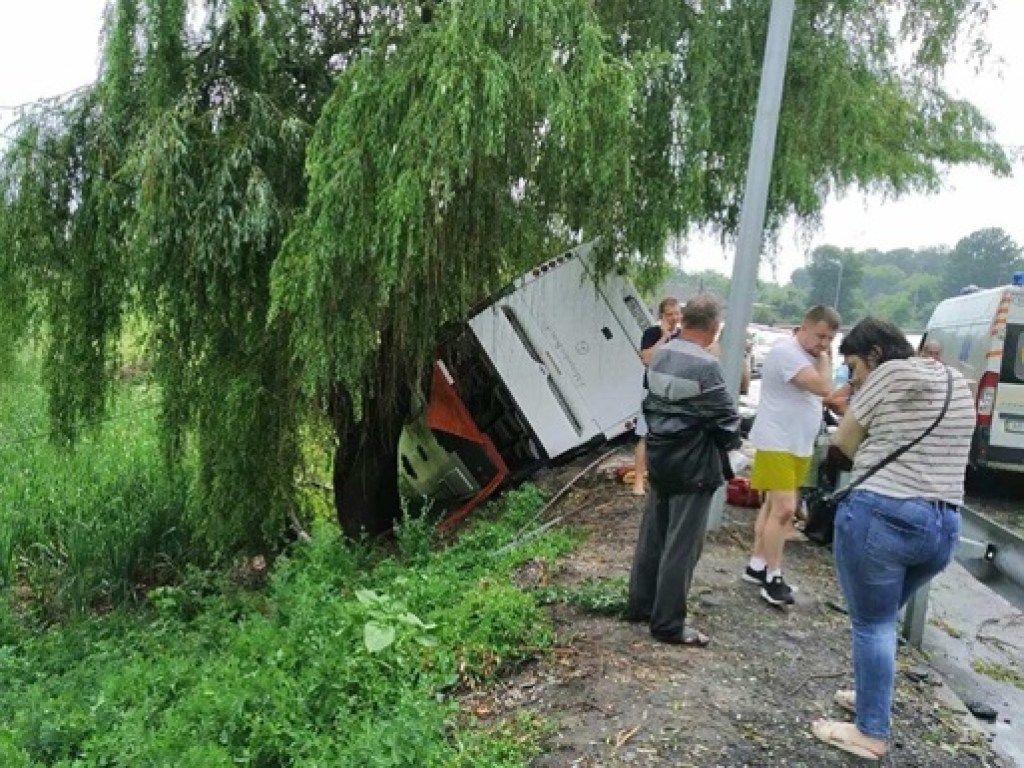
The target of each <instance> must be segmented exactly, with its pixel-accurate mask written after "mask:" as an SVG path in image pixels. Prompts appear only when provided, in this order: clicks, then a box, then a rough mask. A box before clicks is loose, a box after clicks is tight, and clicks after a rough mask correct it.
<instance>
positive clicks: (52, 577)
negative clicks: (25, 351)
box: [0, 361, 205, 621]
mask: <svg viewBox="0 0 1024 768" xmlns="http://www.w3.org/2000/svg"><path fill="white" fill-rule="evenodd" d="M22 365H23V366H24V371H25V376H24V378H17V379H16V380H14V381H10V380H8V381H0V414H3V415H2V417H0V587H7V588H9V587H11V586H13V585H15V584H18V585H19V587H20V589H21V590H22V594H23V600H24V603H25V605H24V609H25V610H27V611H30V612H31V613H32V614H33V615H34V616H35V617H36V618H37V619H39V620H41V621H49V620H52V619H55V618H61V617H64V616H66V615H68V614H69V613H73V612H78V611H82V610H84V609H87V608H90V607H97V606H100V607H105V606H107V605H109V604H110V603H112V602H113V603H120V602H124V601H131V600H134V599H135V598H136V596H137V594H138V590H139V589H140V587H141V586H143V585H152V584H154V583H162V582H166V581H168V580H173V579H175V578H176V577H177V575H178V574H179V573H180V571H181V570H182V569H183V568H184V567H185V564H186V563H187V562H189V561H195V562H203V561H204V559H205V556H204V551H203V549H202V548H201V547H199V546H197V544H196V541H195V539H196V535H195V530H196V529H195V527H194V522H193V521H194V517H190V516H189V515H188V513H187V507H186V495H187V488H186V486H185V485H183V484H182V483H181V482H177V481H176V480H175V479H174V478H173V477H171V476H169V475H168V474H167V473H166V472H165V468H164V467H163V465H162V462H161V461H160V456H159V451H158V442H159V440H158V434H157V424H156V419H155V415H156V411H157V408H158V404H159V399H158V396H157V393H156V392H155V391H154V390H153V389H152V388H151V387H149V386H145V385H142V386H122V387H119V388H118V390H117V391H116V396H115V397H113V398H112V403H111V406H110V407H109V412H108V416H107V420H106V421H104V422H102V423H97V424H93V425H91V426H89V427H88V428H87V429H84V430H83V431H82V434H81V436H80V440H79V444H78V447H77V450H74V451H70V450H68V449H66V448H64V447H62V446H54V445H52V444H50V443H48V442H47V441H46V439H45V437H46V434H47V417H46V405H45V393H44V392H43V391H42V390H41V388H40V387H39V386H38V385H36V384H34V383H33V379H34V376H32V372H34V371H35V366H33V365H32V364H31V363H27V362H24V361H22Z"/></svg>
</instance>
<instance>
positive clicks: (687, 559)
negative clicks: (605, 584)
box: [626, 484, 714, 637]
mask: <svg viewBox="0 0 1024 768" xmlns="http://www.w3.org/2000/svg"><path fill="white" fill-rule="evenodd" d="M713 495H714V491H693V492H686V493H674V494H664V493H659V492H658V489H657V488H656V487H655V486H654V485H653V484H652V485H651V487H650V490H649V491H648V492H647V499H646V503H645V504H644V516H643V520H642V521H641V523H640V536H639V538H638V540H637V543H636V552H635V553H634V554H633V569H632V571H631V572H630V574H629V602H628V603H627V605H626V614H627V616H629V617H630V618H635V619H643V618H647V617H650V625H651V633H652V634H655V635H660V636H665V637H676V636H679V635H681V634H682V632H683V627H684V626H685V624H686V596H687V594H689V592H690V583H691V582H692V581H693V570H694V568H696V567H697V561H698V560H699V559H700V554H701V551H702V550H703V548H704V529H705V528H706V527H707V523H708V512H709V511H710V509H711V497H712V496H713Z"/></svg>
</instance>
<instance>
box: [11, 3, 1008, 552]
mask: <svg viewBox="0 0 1024 768" xmlns="http://www.w3.org/2000/svg"><path fill="white" fill-rule="evenodd" d="M990 4H991V3H990V2H989V0H906V1H905V2H903V3H895V4H879V3H877V2H875V0H807V2H801V3H799V4H798V9H797V19H796V22H795V27H794V32H793V42H792V50H791V55H790V63H789V70H788V75H787V81H786V91H785V99H784V106H783V111H782V115H781V123H780V128H779V136H778V149H777V157H776V162H775V166H774V168H775V171H774V176H773V179H772V186H771V195H770V202H769V211H768V222H769V226H770V227H776V226H778V225H779V223H780V222H781V221H783V220H784V219H785V218H786V217H787V216H790V215H796V216H798V217H801V218H804V219H813V218H814V217H815V216H816V215H817V213H818V212H819V211H820V210H821V207H822V205H823V203H824V201H825V199H826V197H827V196H828V195H829V193H831V192H833V191H837V190H844V189H848V188H851V187H858V188H861V189H864V190H870V191H876V192H877V191H881V192H885V193H889V194H892V195H899V194H902V193H905V192H908V191H911V190H934V189H937V188H938V187H939V185H940V183H941V173H942V172H943V170H944V169H946V168H948V167H950V166H952V165H956V164H962V163H974V164H979V165H982V166H985V167H988V168H990V169H992V170H993V171H995V172H1000V173H1005V172H1007V171H1008V164H1007V160H1006V158H1005V157H1004V155H1003V153H1002V152H1001V150H1000V149H999V147H998V146H997V145H995V144H994V143H993V141H992V139H991V129H990V126H989V125H988V124H987V123H986V122H985V120H984V118H983V117H982V115H980V114H979V113H978V111H977V110H976V109H975V108H974V107H973V106H972V105H971V104H969V103H967V102H963V101H958V100H956V99H954V98H951V97H950V95H949V94H947V93H946V92H945V91H944V90H943V89H942V87H941V85H940V82H941V81H940V76H941V74H942V72H943V69H944V68H945V67H946V65H947V64H948V63H949V60H950V57H951V56H952V54H953V52H954V50H956V49H957V46H974V49H975V50H982V49H983V46H981V47H979V45H980V44H979V41H980V40H981V38H980V36H979V35H980V33H981V32H982V31H983V29H982V28H981V27H980V26H978V25H979V24H980V23H981V22H983V20H984V16H985V12H986V10H987V8H988V6H989V5H990ZM769 5H770V4H769V3H768V2H766V1H765V0H734V2H729V3H723V2H720V1H719V0H690V1H689V2H683V3H680V2H678V0H672V1H670V0H633V1H631V2H625V1H624V0H603V1H601V0H436V2H430V3H426V2H425V3H421V4H416V3H410V2H394V3H387V2H376V3H358V2H327V0H319V1H318V0H262V1H261V2H257V0H230V2H229V1H228V0H220V1H219V2H218V1H214V0H208V1H207V2H204V3H199V2H194V3H191V4H189V3H186V2H185V0H117V2H115V3H113V4H112V6H111V9H110V18H109V26H108V34H107V40H106V47H105V53H104V57H103V67H102V71H101V76H100V79H99V80H98V82H97V84H96V85H95V87H94V88H92V89H90V90H89V91H88V92H87V93H85V94H84V95H82V96H81V97H80V98H78V99H76V100H75V101H73V102H71V103H68V104H65V105H63V106H62V107H61V108H59V109H56V110H53V109H51V110H46V111H45V112H43V113H41V114H39V115H37V116H35V117H34V118H30V119H26V120H24V121H23V122H22V124H21V128H20V131H19V133H18V134H17V136H16V137H15V140H14V142H13V144H12V146H11V147H10V148H9V149H8V151H7V152H6V154H5V162H4V166H3V171H2V174H0V184H2V188H3V190H4V195H3V199H2V201H0V206H2V209H0V260H2V261H0V274H2V275H3V276H4V278H5V280H6V279H7V278H8V276H9V277H10V279H11V281H12V282H11V285H14V286H17V287H18V288H17V290H16V291H15V292H14V293H16V294H17V296H15V297H11V298H8V297H5V300H8V301H9V302H10V311H9V312H8V313H7V315H5V317H6V316H9V317H11V318H14V319H13V320H10V321H7V322H5V323H4V325H3V326H2V327H4V328H10V329H18V328H20V327H23V325H24V324H23V323H19V322H18V320H17V318H19V317H24V316H25V315H26V314H27V313H29V312H32V311H36V312H37V313H38V314H39V316H40V317H42V318H43V319H44V320H45V327H46V329H47V340H48V355H47V359H48V366H47V379H48V382H49V386H50V396H51V409H52V412H53V423H54V432H55V435H58V436H60V437H61V438H62V439H65V440H72V439H73V438H74V436H75V434H76V429H77V425H79V424H80V423H81V422H82V421H83V420H85V419H87V418H88V417H90V416H92V415H94V414H96V413H99V412H102V409H103V407H104V404H105V400H106V396H105V393H106V392H107V389H106V387H107V382H109V381H110V377H111V371H112V368H113V366H114V364H115V363H116V340H117V338H118V334H119V330H120V324H121V320H122V318H123V317H124V316H125V313H127V312H140V313H142V314H143V315H144V316H145V317H146V318H147V319H148V320H149V323H150V327H152V328H153V341H154V355H155V359H156V369H155V370H156V376H157V379H158V381H159V382H160V384H161V385H162V388H163V393H164V399H163V402H164V406H163V407H164V411H163V416H164V426H165V434H166V438H167V440H166V442H167V446H168V456H169V458H171V459H172V463H173V461H174V460H175V459H176V458H180V456H181V455H182V454H183V452H184V451H185V447H186V445H193V446H194V447H195V455H196V457H197V464H196V466H197V467H198V478H197V479H198V481H199V482H198V484H197V488H198V489H199V493H200V500H201V506H200V508H201V509H202V510H203V514H204V516H205V518H206V519H207V520H208V529H209V531H210V532H211V535H212V536H214V537H215V538H216V539H217V540H219V541H222V542H224V546H227V547H248V548H254V547H259V546H266V545H267V543H268V542H270V543H272V542H273V541H274V537H275V536H277V535H278V533H279V532H280V530H281V528H282V527H283V525H284V520H285V519H286V516H287V514H288V511H289V508H290V505H291V504H292V503H293V499H294V488H293V485H294V476H295V466H296V461H297V443H296V441H297V438H296V435H297V430H298V427H299V425H300V423H301V421H302V419H303V418H304V415H305V414H306V413H307V412H308V411H307V409H308V408H310V407H313V408H323V409H325V410H326V411H327V412H328V413H329V415H330V418H331V420H332V423H333V425H334V428H335V432H336V436H337V451H336V457H335V493H336V504H337V507H338V514H339V518H340V520H341V521H342V523H343V524H344V525H345V527H346V529H347V530H349V531H350V532H354V531H355V530H357V529H359V528H361V527H363V528H367V529H369V530H371V531H375V530H379V529H381V528H383V527H386V526H387V525H388V524H389V522H390V520H391V519H392V517H393V516H394V514H395V512H396V510H397V507H398V505H397V498H396V493H397V491H396V487H395V484H394V475H395V471H396V465H397V462H396V456H395V451H396V441H397V435H398V431H399V429H400V428H401V425H402V422H403V419H404V418H405V417H406V416H407V414H408V412H409V408H410V404H411V403H412V401H413V400H414V398H415V397H416V396H417V395H418V394H419V393H421V392H422V390H423V387H424V384H425V381H426V373H427V371H428V367H429V362H430V360H431V358H432V355H433V353H434V349H435V345H436V343H437V340H438V333H439V329H440V328H441V327H442V326H443V325H444V324H445V323H446V322H448V321H450V320H453V319H458V318H460V317H462V316H463V315H464V314H465V312H466V311H467V309H468V308H469V307H470V306H472V305H473V304H474V303H475V302H477V301H478V300H479V299H481V298H482V297H483V296H486V295H487V294H488V293H489V292H490V291H492V290H493V289H495V288H496V287H498V286H499V285H500V284H502V283H503V282H504V281H506V280H507V279H508V278H509V277H510V276H512V275H514V274H515V273H517V272H518V271H521V270H524V269H526V268H528V267H530V266H532V265H533V263H535V262H536V261H538V260H540V259H543V258H546V257H547V256H549V255H550V254H551V253H553V252H554V251H555V250H556V249H557V248H561V247H563V246H564V245H566V244H569V243H572V242H578V241H580V240H582V239H585V238H586V239H589V238H592V237H600V238H601V239H602V242H603V243H604V246H605V247H604V250H603V251H602V265H603V266H604V267H606V268H610V267H611V266H613V265H614V264H617V263H622V262H628V263H629V264H630V265H631V267H632V268H635V269H638V270H640V271H645V270H646V271H657V270H658V269H659V268H660V266H661V264H662V258H663V257H662V254H663V251H664V245H665V242H666V239H667V238H668V237H669V236H671V235H673V234H680V233H685V232H686V231H688V230H689V229H690V228H692V227H694V226H712V227H717V228H719V229H720V230H721V231H722V232H723V233H726V234H728V233H730V232H732V231H733V230H734V229H735V227H736V226H737V223H738V218H739V208H740V200H741V198H742V185H743V180H744V173H745V169H746V158H747V153H748V150H749V145H750V137H751V132H752V124H753V113H754V108H755V104H756V96H757V86H758V80H759V71H760V62H761V57H762V53H763V41H764V39H765V32H766V28H767V17H768V11H769ZM5 293H9V292H5ZM18 297H27V298H23V299H21V300H20V301H21V303H20V304H19V303H18V302H19V298H18Z"/></svg>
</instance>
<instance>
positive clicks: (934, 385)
mask: <svg viewBox="0 0 1024 768" xmlns="http://www.w3.org/2000/svg"><path fill="white" fill-rule="evenodd" d="M946 382H947V379H946V367H945V366H944V365H942V364H941V363H937V362H935V361H933V360H927V359H923V358H919V357H912V358H909V359H907V360H890V361H889V362H886V363H883V364H882V365H880V366H878V368H876V369H875V370H874V371H872V372H871V375H870V376H868V380H867V382H866V383H865V384H864V387H863V388H862V389H861V390H860V391H858V392H857V394H856V396H855V397H854V398H853V401H852V403H851V405H850V409H851V413H852V414H853V417H854V418H855V419H856V420H857V421H858V422H859V423H860V424H861V426H863V427H864V428H865V429H866V430H867V436H866V437H865V438H864V442H863V443H861V445H860V447H859V448H858V449H857V453H856V456H855V457H854V462H853V475H854V477H857V476H859V475H861V474H863V473H864V472H865V471H866V470H868V469H870V468H871V467H872V466H874V465H875V464H877V463H878V462H880V461H881V460H882V459H884V458H885V457H886V456H888V455H889V454H891V453H892V452H893V451H895V450H897V449H899V448H901V447H902V446H904V445H906V444H907V443H909V442H910V441H912V440H914V439H915V438H916V437H917V436H918V435H920V434H921V433H923V432H924V431H925V430H926V429H928V427H929V426H931V424H932V422H934V421H935V418H936V417H937V416H938V415H939V412H940V411H941V410H942V404H943V403H944V402H945V401H946V390H947V383H946ZM974 426H975V411H974V398H973V397H972V396H971V391H970V389H969V388H968V386H967V382H966V380H965V379H964V377H963V376H962V375H961V374H960V373H959V372H958V371H956V370H953V394H952V396H951V398H950V401H949V410H948V411H947V412H946V415H945V416H944V417H943V418H942V421H941V422H940V423H939V424H938V426H936V427H935V429H934V430H933V431H932V432H931V434H929V435H928V436H927V437H926V438H925V439H924V440H922V441H921V442H920V443H918V444H917V445H915V446H914V447H913V448H911V449H910V450H909V451H907V452H906V453H904V454H903V455H902V456H900V457H899V458H898V459H896V461H894V462H892V463H890V464H887V465H886V466H885V467H883V468H882V469H881V470H880V471H879V472H877V473H876V474H874V475H873V476H872V477H870V478H868V479H867V480H866V481H865V482H864V483H863V484H862V485H860V486H858V487H859V488H863V489H864V490H870V491H874V492H875V493H880V494H882V495H884V496H890V497H892V498H898V499H909V498H924V499H931V500H937V501H945V502H949V503H950V504H956V505H960V504H962V503H963V500H964V472H965V470H966V468H967V454H968V453H969V452H970V448H971V437H972V435H973V434H974Z"/></svg>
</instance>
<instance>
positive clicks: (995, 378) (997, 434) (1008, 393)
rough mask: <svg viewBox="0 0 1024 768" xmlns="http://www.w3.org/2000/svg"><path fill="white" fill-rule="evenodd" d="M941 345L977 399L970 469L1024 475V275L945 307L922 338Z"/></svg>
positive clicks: (946, 303) (941, 306)
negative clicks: (1011, 283)
mask: <svg viewBox="0 0 1024 768" xmlns="http://www.w3.org/2000/svg"><path fill="white" fill-rule="evenodd" d="M925 341H938V342H939V343H940V344H941V345H942V361H943V362H944V363H946V364H947V365H951V366H953V367H955V368H957V369H958V370H959V371H960V372H961V373H962V374H963V375H964V377H965V378H966V379H967V381H968V383H969V384H970V386H971V391H972V392H973V393H974V396H975V403H976V406H977V412H978V422H977V427H976V429H975V432H974V440H973V442H972V444H971V456H970V466H971V467H972V468H975V469H984V468H991V469H1000V470H1008V471H1010V472H1024V273H1017V274H1015V275H1014V284H1013V285H1006V286H1002V287H1001V288H989V289H986V290H980V291H975V292H973V293H968V294H966V295H963V296H956V297H954V298H951V299H946V300H945V301H943V302H941V303H940V304H939V305H938V306H937V307H936V308H935V311H934V312H933V313H932V316H931V319H930V320H929V321H928V328H927V331H926V333H925V335H924V338H923V339H922V344H923V343H924V342H925Z"/></svg>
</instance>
